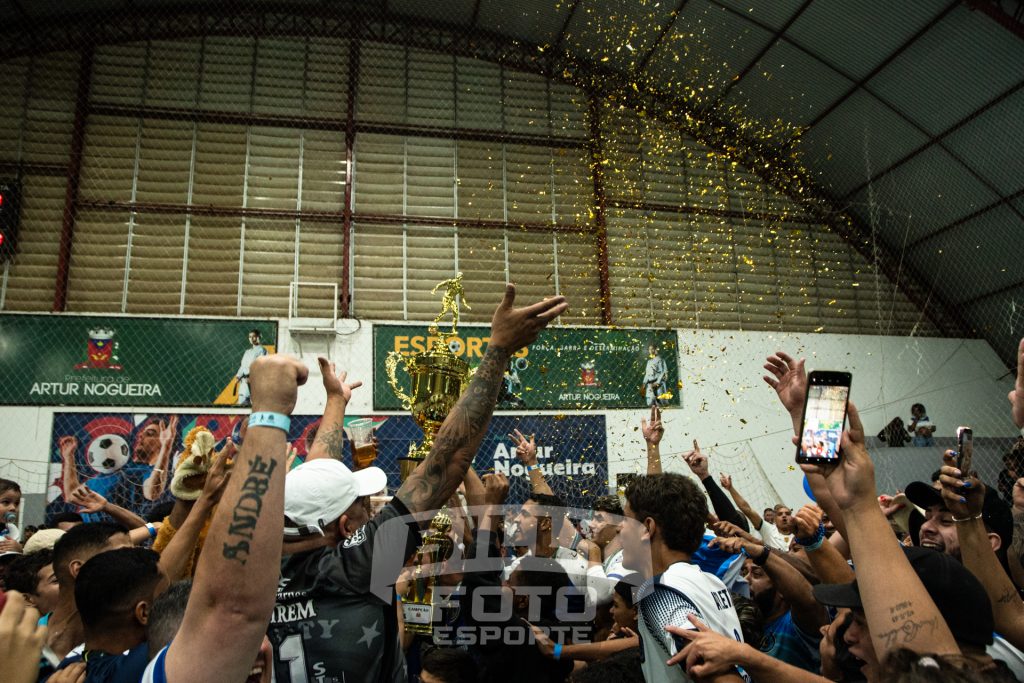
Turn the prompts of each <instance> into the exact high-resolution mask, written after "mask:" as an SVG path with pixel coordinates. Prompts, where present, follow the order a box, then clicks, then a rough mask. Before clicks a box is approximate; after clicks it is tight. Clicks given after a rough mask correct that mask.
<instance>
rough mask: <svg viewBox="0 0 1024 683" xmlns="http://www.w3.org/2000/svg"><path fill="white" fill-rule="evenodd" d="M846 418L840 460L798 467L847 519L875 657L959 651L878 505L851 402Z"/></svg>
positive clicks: (871, 468)
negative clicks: (813, 475) (821, 481)
mask: <svg viewBox="0 0 1024 683" xmlns="http://www.w3.org/2000/svg"><path fill="white" fill-rule="evenodd" d="M849 417H850V429H849V431H846V432H843V440H842V451H843V457H842V459H841V461H840V462H839V464H838V465H834V466H830V467H828V468H822V467H816V466H812V465H801V468H803V470H804V471H805V472H807V471H812V472H818V473H821V474H823V475H824V477H825V482H826V485H827V486H828V488H829V490H830V491H831V492H832V496H833V498H834V499H835V502H836V505H838V506H839V508H840V509H841V510H842V512H843V515H844V516H845V518H846V520H847V521H848V522H849V525H848V528H847V531H848V533H849V536H848V537H847V540H848V541H849V542H850V553H851V555H852V556H853V564H854V567H856V572H857V585H858V587H859V591H860V598H861V602H862V603H863V605H864V615H865V617H866V619H867V623H868V630H869V631H870V632H871V641H872V643H873V644H874V646H875V653H876V654H877V655H878V659H879V660H884V659H885V657H886V655H887V654H888V653H890V652H893V651H895V650H898V649H900V648H906V649H908V650H912V651H914V652H921V653H938V654H940V655H958V654H960V648H959V647H958V646H957V644H956V641H955V640H954V639H953V634H952V633H951V632H950V630H949V626H947V624H946V622H945V620H943V618H942V614H941V613H940V612H939V610H938V608H936V606H935V603H934V602H933V601H932V599H931V596H929V595H928V591H927V590H925V587H924V585H923V584H922V583H921V579H919V578H918V576H917V573H916V572H915V571H914V569H913V567H911V566H910V562H909V561H908V560H907V556H906V555H905V554H904V553H903V550H902V548H900V545H899V542H898V541H897V540H896V537H895V536H894V535H893V533H892V529H891V527H890V526H889V520H887V519H886V518H885V515H883V514H882V511H881V510H880V509H879V507H878V500H877V498H876V496H877V495H878V493H877V490H876V489H875V467H874V464H873V463H872V462H871V456H869V455H868V451H867V449H866V448H865V447H864V438H863V434H864V428H863V426H862V425H861V421H860V415H859V414H858V413H857V408H856V406H854V405H853V403H850V406H849Z"/></svg>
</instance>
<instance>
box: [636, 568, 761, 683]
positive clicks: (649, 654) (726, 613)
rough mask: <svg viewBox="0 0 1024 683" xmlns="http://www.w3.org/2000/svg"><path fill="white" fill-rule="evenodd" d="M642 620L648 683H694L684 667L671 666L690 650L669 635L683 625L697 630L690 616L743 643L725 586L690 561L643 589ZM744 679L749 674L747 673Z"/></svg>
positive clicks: (650, 582)
mask: <svg viewBox="0 0 1024 683" xmlns="http://www.w3.org/2000/svg"><path fill="white" fill-rule="evenodd" d="M639 595H640V598H639V601H638V603H637V607H638V609H637V617H638V619H639V622H640V644H641V656H642V664H641V666H642V667H643V672H644V680H646V681H647V683H669V682H673V681H676V682H677V681H683V682H684V683H685V682H689V681H690V680H691V679H690V677H689V676H687V675H686V671H685V670H684V669H683V667H682V665H678V664H677V665H675V666H671V667H669V666H666V664H665V662H666V660H668V658H669V657H671V656H672V655H674V654H676V653H677V652H678V651H679V650H681V649H682V648H684V647H685V646H686V641H685V640H684V639H682V638H680V637H678V636H674V635H672V634H671V633H669V632H668V631H666V630H665V627H666V626H669V625H672V626H681V627H682V628H685V629H690V630H694V629H695V628H696V627H695V626H694V625H693V624H692V623H690V620H689V619H687V616H688V615H690V614H692V615H694V616H695V617H697V618H698V619H700V620H701V621H702V622H704V623H705V624H707V625H708V626H709V627H710V628H711V630H712V631H715V632H717V633H721V634H722V635H725V636H728V637H730V638H735V639H736V640H738V641H739V642H741V643H742V642H743V632H742V629H741V628H740V620H739V617H737V616H736V608H734V607H733V604H732V597H731V596H730V595H729V589H728V588H726V587H725V584H724V583H722V582H721V580H720V579H719V578H718V577H717V576H715V575H714V574H709V573H707V572H703V571H701V570H700V567H698V566H696V565H693V564H690V563H689V562H676V563H675V564H672V565H671V566H669V568H668V569H666V570H665V572H664V573H662V574H660V575H658V576H655V577H654V578H652V579H650V580H648V581H646V582H644V585H643V586H642V587H641V588H640V593H639ZM742 675H743V676H744V679H745V680H749V679H748V678H746V675H745V674H742Z"/></svg>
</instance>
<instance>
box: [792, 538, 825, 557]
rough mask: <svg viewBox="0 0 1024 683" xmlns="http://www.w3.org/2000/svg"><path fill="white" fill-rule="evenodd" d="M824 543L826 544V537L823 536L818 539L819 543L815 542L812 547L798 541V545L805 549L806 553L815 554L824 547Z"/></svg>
mask: <svg viewBox="0 0 1024 683" xmlns="http://www.w3.org/2000/svg"><path fill="white" fill-rule="evenodd" d="M824 542H825V537H824V536H822V537H821V538H819V539H818V540H817V541H815V542H814V543H811V544H810V545H804V544H803V543H800V542H799V541H797V544H798V545H799V546H800V547H801V548H803V549H804V552H805V553H813V552H814V551H815V550H817V549H818V548H820V547H821V546H822V544H823V543H824Z"/></svg>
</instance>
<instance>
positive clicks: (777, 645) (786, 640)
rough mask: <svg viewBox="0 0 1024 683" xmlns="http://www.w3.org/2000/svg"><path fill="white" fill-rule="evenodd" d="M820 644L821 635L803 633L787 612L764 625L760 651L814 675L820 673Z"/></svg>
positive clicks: (791, 614)
mask: <svg viewBox="0 0 1024 683" xmlns="http://www.w3.org/2000/svg"><path fill="white" fill-rule="evenodd" d="M820 643H821V634H820V633H815V634H810V633H804V632H803V631H802V630H800V627H799V626H797V625H796V622H794V621H793V613H792V612H790V611H788V610H787V611H786V613H785V614H783V615H782V616H781V617H778V618H776V619H773V620H771V621H769V622H768V623H766V624H765V625H764V637H763V638H762V639H761V647H760V650H761V652H764V653H767V654H769V655H771V656H772V657H774V658H775V659H778V660H779V661H782V662H786V663H787V664H792V665H793V666H795V667H799V668H801V669H804V670H805V671H810V672H811V673H815V674H816V673H819V672H820V671H821V653H820V652H819V650H818V645H819V644H820Z"/></svg>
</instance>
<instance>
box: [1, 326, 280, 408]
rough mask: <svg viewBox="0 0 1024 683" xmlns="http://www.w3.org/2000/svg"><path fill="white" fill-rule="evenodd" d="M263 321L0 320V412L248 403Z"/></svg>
mask: <svg viewBox="0 0 1024 683" xmlns="http://www.w3.org/2000/svg"><path fill="white" fill-rule="evenodd" d="M276 348H277V322H276V321H272V320H197V319H183V318H134V317H118V316H66V315H10V314H8V315H0V376H2V377H3V381H2V382H0V404H4V405H65V406H78V405H82V406H102V405H121V406H211V405H247V404H248V399H249V383H248V370H249V365H250V364H251V363H252V361H253V360H255V359H256V358H258V357H260V356H263V355H266V354H268V353H273V352H274V351H275V349H276Z"/></svg>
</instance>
